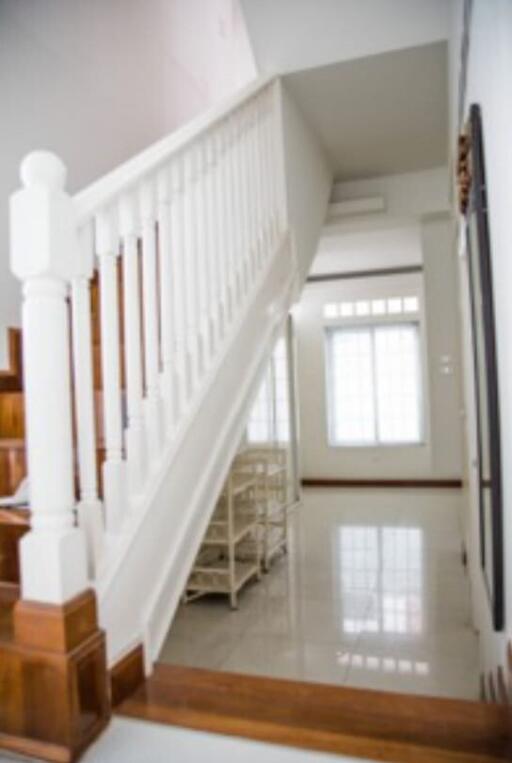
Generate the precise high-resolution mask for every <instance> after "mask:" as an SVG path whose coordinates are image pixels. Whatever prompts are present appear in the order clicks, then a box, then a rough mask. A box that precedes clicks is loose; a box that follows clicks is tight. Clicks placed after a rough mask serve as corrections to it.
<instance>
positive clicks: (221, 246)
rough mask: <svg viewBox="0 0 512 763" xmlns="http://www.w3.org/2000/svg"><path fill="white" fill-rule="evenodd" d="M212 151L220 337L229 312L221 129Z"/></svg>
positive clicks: (223, 333)
mask: <svg viewBox="0 0 512 763" xmlns="http://www.w3.org/2000/svg"><path fill="white" fill-rule="evenodd" d="M212 143H213V152H214V156H215V164H214V172H213V206H212V208H213V215H214V218H215V239H216V247H215V256H216V270H217V274H218V275H217V283H218V299H219V332H220V336H221V338H224V336H225V334H226V329H227V324H228V313H229V295H228V281H227V258H226V226H225V216H226V211H225V205H226V197H225V195H224V170H223V166H222V165H223V152H224V140H223V134H222V129H221V128H217V130H216V132H215V133H214V134H213V137H212Z"/></svg>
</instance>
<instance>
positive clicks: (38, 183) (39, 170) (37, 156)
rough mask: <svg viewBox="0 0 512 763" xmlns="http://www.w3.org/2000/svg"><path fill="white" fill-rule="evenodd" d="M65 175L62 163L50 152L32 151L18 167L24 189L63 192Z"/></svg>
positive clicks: (65, 170) (65, 171) (64, 166)
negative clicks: (44, 189)
mask: <svg viewBox="0 0 512 763" xmlns="http://www.w3.org/2000/svg"><path fill="white" fill-rule="evenodd" d="M67 174H68V171H67V169H66V165H65V164H64V162H63V161H62V160H61V159H59V157H58V156H56V155H55V154H52V153H51V151H32V153H31V154H27V156H26V157H25V158H24V159H23V161H22V163H21V166H20V179H21V182H22V183H23V186H24V187H25V188H46V189H47V190H48V191H63V190H64V186H65V185H66V178H67Z"/></svg>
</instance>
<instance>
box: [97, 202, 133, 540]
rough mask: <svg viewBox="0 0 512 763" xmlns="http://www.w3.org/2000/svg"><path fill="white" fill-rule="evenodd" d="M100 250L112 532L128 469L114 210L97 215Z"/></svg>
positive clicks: (122, 507)
mask: <svg viewBox="0 0 512 763" xmlns="http://www.w3.org/2000/svg"><path fill="white" fill-rule="evenodd" d="M96 252H97V254H98V258H99V264H100V324H101V375H102V381H103V390H102V392H103V427H104V436H105V461H104V462H103V498H104V502H105V514H106V516H105V520H106V528H107V531H108V532H117V531H118V530H119V529H120V528H121V524H122V521H123V517H124V514H125V511H126V508H127V506H126V500H127V491H126V480H125V477H126V470H125V462H124V460H123V417H122V400H121V358H120V355H121V348H120V344H119V341H120V339H119V307H120V306H119V294H118V276H117V259H118V257H119V240H118V237H117V231H116V230H115V228H114V221H113V215H112V211H111V210H108V211H105V212H101V213H99V214H97V215H96Z"/></svg>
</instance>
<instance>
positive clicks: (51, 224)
mask: <svg viewBox="0 0 512 763" xmlns="http://www.w3.org/2000/svg"><path fill="white" fill-rule="evenodd" d="M66 176H67V170H66V166H65V165H64V163H63V162H62V161H61V159H59V157H58V156H55V154H52V153H50V152H49V151H34V152H32V153H30V154H28V156H26V157H25V159H24V160H23V161H22V163H21V167H20V177H21V182H22V184H23V185H22V188H20V189H19V190H18V191H15V193H13V194H12V195H11V199H10V238H11V247H10V255H11V270H12V272H13V273H14V275H15V276H17V277H18V278H20V279H21V280H25V279H27V278H38V277H48V278H58V279H61V280H65V281H69V280H70V279H71V278H73V277H74V276H76V275H78V274H79V271H80V262H81V258H80V253H79V244H78V236H77V228H76V215H75V209H74V205H73V200H72V198H71V197H70V196H69V195H68V194H67V193H66V191H65V184H66Z"/></svg>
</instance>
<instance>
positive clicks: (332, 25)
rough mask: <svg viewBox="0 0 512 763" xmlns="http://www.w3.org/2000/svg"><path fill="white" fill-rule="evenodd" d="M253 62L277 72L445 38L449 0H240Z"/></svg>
mask: <svg viewBox="0 0 512 763" xmlns="http://www.w3.org/2000/svg"><path fill="white" fill-rule="evenodd" d="M242 7H243V11H244V15H245V18H246V22H247V28H248V31H249V35H250V38H251V41H252V44H253V48H254V53H255V57H256V63H257V65H258V69H259V70H260V71H261V72H265V73H270V74H276V73H284V72H291V71H296V70H298V69H307V68H310V67H313V66H322V65H324V64H330V63H335V62H337V61H347V60H349V59H351V58H360V57H362V56H369V55H373V54H375V53H384V52H386V51H390V50H395V49H398V48H408V47H413V46H415V45H424V44H426V43H429V42H434V41H437V40H443V39H447V38H448V34H449V12H450V3H449V2H448V0H278V2H276V0H242Z"/></svg>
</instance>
